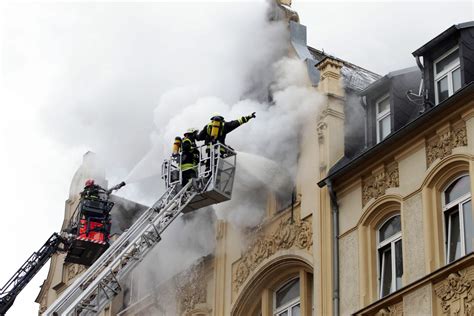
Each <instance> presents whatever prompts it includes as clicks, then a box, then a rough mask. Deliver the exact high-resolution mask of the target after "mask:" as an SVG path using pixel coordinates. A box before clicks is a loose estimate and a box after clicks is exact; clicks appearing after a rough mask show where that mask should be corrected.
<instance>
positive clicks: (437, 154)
mask: <svg viewBox="0 0 474 316" xmlns="http://www.w3.org/2000/svg"><path fill="white" fill-rule="evenodd" d="M461 146H467V130H466V124H465V123H464V122H463V123H462V124H459V125H458V126H454V127H451V128H449V129H448V130H446V131H445V132H443V133H441V134H439V135H437V136H436V137H433V138H431V139H429V140H428V141H427V144H426V163H427V166H428V167H429V166H430V165H431V164H432V163H433V161H435V160H436V159H438V158H439V159H443V158H444V157H446V156H449V155H451V154H452V152H453V148H456V147H461Z"/></svg>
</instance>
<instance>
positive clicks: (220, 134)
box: [196, 112, 256, 145]
mask: <svg viewBox="0 0 474 316" xmlns="http://www.w3.org/2000/svg"><path fill="white" fill-rule="evenodd" d="M255 117H256V116H255V112H253V113H252V114H250V115H247V116H242V117H241V118H239V119H238V120H233V121H228V122H226V121H225V120H224V117H222V116H220V115H219V114H216V115H214V116H213V117H211V122H210V123H208V124H207V125H206V126H204V128H203V129H202V131H201V132H199V134H198V135H197V138H196V140H203V141H204V143H205V144H206V145H209V144H216V143H221V144H223V145H225V137H226V136H227V134H229V133H230V132H232V131H233V130H234V129H236V128H237V127H239V126H241V125H242V124H245V123H247V122H248V121H250V120H251V119H252V118H255Z"/></svg>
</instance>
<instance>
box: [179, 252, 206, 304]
mask: <svg viewBox="0 0 474 316" xmlns="http://www.w3.org/2000/svg"><path fill="white" fill-rule="evenodd" d="M206 263H207V261H206V260H201V261H200V262H198V263H196V264H195V265H193V266H192V267H191V268H189V269H188V270H186V271H185V272H183V273H181V274H179V275H177V276H176V277H175V282H176V293H177V297H179V301H180V305H181V311H182V312H184V313H189V312H190V311H192V310H193V309H194V308H195V307H196V305H198V304H205V303H206V301H207V282H206Z"/></svg>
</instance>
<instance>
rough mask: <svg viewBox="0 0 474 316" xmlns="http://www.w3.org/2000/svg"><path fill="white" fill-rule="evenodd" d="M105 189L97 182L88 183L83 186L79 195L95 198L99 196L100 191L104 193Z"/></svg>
mask: <svg viewBox="0 0 474 316" xmlns="http://www.w3.org/2000/svg"><path fill="white" fill-rule="evenodd" d="M104 192H105V190H104V189H103V188H102V187H101V186H100V185H97V184H93V185H89V186H86V187H84V191H82V192H81V197H82V198H86V199H97V200H99V199H100V197H101V193H104Z"/></svg>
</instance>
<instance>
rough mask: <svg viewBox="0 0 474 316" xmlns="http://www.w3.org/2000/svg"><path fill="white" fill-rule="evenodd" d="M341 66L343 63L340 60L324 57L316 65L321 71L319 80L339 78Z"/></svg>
mask: <svg viewBox="0 0 474 316" xmlns="http://www.w3.org/2000/svg"><path fill="white" fill-rule="evenodd" d="M342 66H343V64H342V63H341V62H340V61H338V60H335V59H332V58H329V57H328V58H326V59H325V60H323V61H322V62H321V63H320V64H319V65H317V67H318V69H319V71H320V72H321V80H324V79H325V78H334V79H339V78H341V72H340V70H341V68H342Z"/></svg>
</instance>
